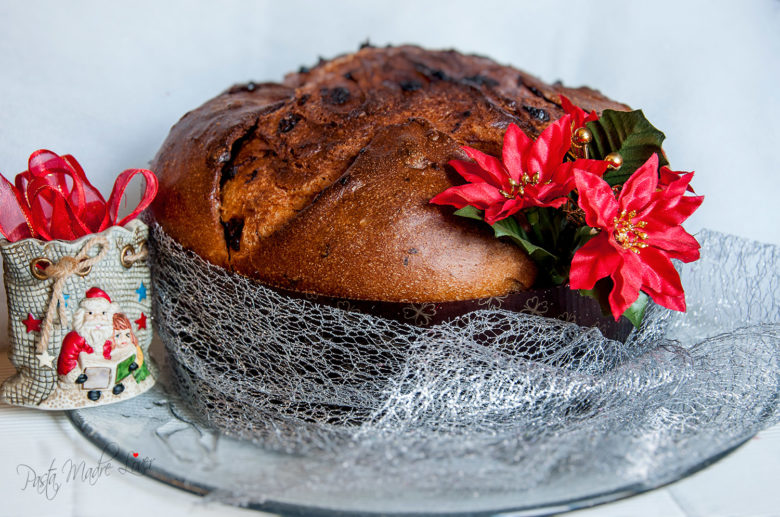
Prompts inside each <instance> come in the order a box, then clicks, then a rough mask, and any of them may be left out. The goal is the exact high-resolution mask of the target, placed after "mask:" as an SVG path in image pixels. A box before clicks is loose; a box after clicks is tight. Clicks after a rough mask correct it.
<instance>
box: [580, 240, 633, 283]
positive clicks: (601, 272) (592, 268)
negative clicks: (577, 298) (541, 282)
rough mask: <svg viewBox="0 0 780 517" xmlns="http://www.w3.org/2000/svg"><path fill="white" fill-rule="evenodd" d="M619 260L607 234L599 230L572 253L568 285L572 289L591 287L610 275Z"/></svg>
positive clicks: (617, 253) (618, 263) (618, 255)
mask: <svg viewBox="0 0 780 517" xmlns="http://www.w3.org/2000/svg"><path fill="white" fill-rule="evenodd" d="M620 262H621V260H620V254H619V252H618V251H617V250H616V249H615V248H614V247H613V246H612V245H611V244H610V243H609V236H608V235H607V234H606V233H605V232H601V233H599V234H598V235H596V236H595V237H593V238H592V239H591V240H589V241H588V242H586V243H585V244H584V245H583V246H582V247H581V248H580V249H578V250H577V252H576V253H575V254H574V257H573V258H572V260H571V270H570V272H569V285H570V286H571V288H572V289H593V286H595V285H596V282H597V281H599V280H600V279H602V278H604V277H607V276H609V275H611V274H612V273H613V272H614V271H615V269H617V267H618V266H619V265H620Z"/></svg>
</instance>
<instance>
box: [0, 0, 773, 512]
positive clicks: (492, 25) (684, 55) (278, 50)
mask: <svg viewBox="0 0 780 517" xmlns="http://www.w3.org/2000/svg"><path fill="white" fill-rule="evenodd" d="M367 38H368V39H370V40H371V42H372V43H374V44H376V45H384V44H387V43H395V44H400V43H407V42H408V43H417V44H420V45H422V46H426V47H430V48H450V47H454V48H456V49H458V50H461V51H464V52H474V53H479V54H484V55H487V56H490V57H493V58H494V59H496V60H498V61H500V62H503V63H509V64H513V65H515V66H517V67H519V68H523V69H525V70H527V71H529V72H531V73H533V74H535V75H537V76H539V77H540V78H541V79H543V80H545V81H554V80H557V79H561V80H562V81H563V82H564V83H565V84H568V85H572V86H579V85H583V84H584V85H590V86H592V87H595V88H598V89H600V90H601V91H602V92H604V93H605V94H606V95H608V96H610V97H612V98H614V99H616V100H620V101H623V102H625V103H628V104H629V105H631V106H633V107H640V108H642V109H643V110H644V111H645V114H646V115H647V117H648V118H649V120H650V121H651V122H653V123H654V124H655V125H656V126H657V127H658V128H659V129H661V130H662V131H664V132H665V133H666V135H667V141H666V144H665V146H664V147H665V149H666V151H667V154H668V156H669V158H670V161H671V164H672V167H673V168H674V169H676V170H695V171H696V177H695V179H694V187H695V188H696V190H697V192H698V193H701V194H704V195H705V196H706V199H705V203H704V205H703V206H702V208H701V209H700V210H699V211H698V212H697V213H696V214H695V215H694V216H693V217H692V218H691V219H690V221H689V224H688V229H689V230H690V231H692V232H695V231H696V230H698V229H700V228H702V227H708V228H712V229H716V230H720V231H723V232H727V233H733V234H737V235H741V236H745V237H748V238H751V239H756V240H760V241H763V242H770V243H774V244H780V224H778V223H780V218H778V202H777V199H778V196H779V195H780V167H778V165H777V163H778V159H780V153H779V152H778V149H780V2H778V1H777V0H771V1H770V0H766V1H745V2H735V1H733V0H732V1H712V0H710V1H684V2H683V1H680V0H676V1H674V0H672V1H669V0H665V1H654V2H625V1H618V0H615V1H601V2H584V1H583V2H577V1H548V2H541V1H533V2H532V1H525V2H495V1H486V0H479V1H471V2H456V1H448V2H443V1H435V2H425V3H423V2H419V1H408V0H394V1H392V2H368V1H365V0H364V1H349V2H340V3H336V2H313V1H312V2H301V1H290V0H287V1H283V2H260V1H257V2H250V1H241V2H239V1H227V2H205V1H199V2H195V1H188V2H184V1H180V2H166V3H162V2H148V1H134V2H127V3H123V4H121V5H120V4H119V3H115V2H54V1H51V2H26V3H22V2H9V1H4V2H3V3H2V4H0V172H2V173H3V174H4V175H5V176H6V177H9V178H11V177H13V176H14V175H15V174H16V173H18V172H19V171H22V170H24V169H26V160H27V157H28V156H29V154H30V153H31V152H32V151H34V150H36V149H38V148H48V149H51V150H53V151H55V152H57V153H60V154H65V153H70V154H73V155H74V156H76V158H77V159H78V160H79V161H80V162H81V164H82V165H83V167H84V169H85V170H86V172H87V174H88V175H89V176H90V178H92V179H93V182H94V183H95V184H96V185H97V186H98V187H99V188H100V189H101V190H102V191H103V192H104V193H105V194H106V195H107V194H108V192H109V191H110V188H111V185H112V183H113V178H114V177H115V176H116V175H117V174H118V173H119V172H121V171H122V170H123V169H126V168H131V167H145V166H147V164H148V162H149V160H150V159H151V158H152V157H153V156H154V154H155V153H156V151H157V149H158V147H159V146H160V144H161V143H162V141H163V140H164V138H165V136H166V135H167V133H168V130H169V128H170V126H171V125H172V124H174V123H175V122H176V121H177V120H178V119H179V117H181V116H182V115H183V114H184V113H185V112H186V111H188V110H190V109H193V108H195V107H197V106H198V105H200V104H201V103H202V102H204V101H205V100H207V99H209V98H211V97H213V96H214V95H216V94H218V93H219V92H221V91H222V90H224V89H226V88H227V87H228V86H230V85H231V84H233V83H235V82H243V81H248V80H255V81H266V80H280V79H281V78H282V76H283V75H284V74H285V73H286V72H289V71H292V70H295V69H297V68H298V67H299V66H300V65H309V64H313V63H315V62H316V61H317V58H318V56H324V57H332V56H334V55H336V54H340V53H344V52H348V51H353V50H356V49H357V47H358V45H359V44H360V42H362V41H365V40H366V39H367ZM2 296H4V293H3V295H2ZM5 318H6V315H5V305H4V302H3V304H2V305H0V328H2V331H0V343H3V342H5V341H6V340H5V328H6V324H5V323H6V320H5ZM1 347H2V345H0V348H1ZM14 411H16V410H14ZM14 414H16V413H14ZM20 414H21V415H24V412H22V413H20ZM22 418H24V417H22ZM13 436H15V435H13ZM20 436H21V435H20ZM3 439H6V440H11V441H12V443H13V440H14V439H21V438H3V437H0V440H3ZM774 450H775V451H777V450H779V449H777V448H775V449H774ZM738 454H741V452H740V453H738ZM778 459H780V458H778V457H777V455H776V454H775V456H774V457H769V458H765V459H764V460H761V459H760V455H758V456H757V459H756V461H757V462H759V463H756V464H753V465H752V467H749V468H750V469H752V470H753V471H760V470H761V469H765V468H766V467H767V464H762V463H760V462H761V461H765V462H770V461H771V462H773V464H776V463H778V462H777V460H778ZM0 468H1V469H8V468H10V466H9V465H6V464H3V465H0ZM716 468H721V467H720V466H717V467H716ZM774 472H775V474H777V472H778V471H777V470H775V471H774ZM0 479H7V478H6V477H4V476H2V475H0ZM775 481H777V480H775ZM713 486H714V485H713ZM14 490H15V489H14V488H13V487H11V486H7V487H2V488H0V493H3V492H6V491H9V492H11V491H14ZM164 490H167V491H172V489H164ZM711 491H712V492H714V493H716V494H717V493H720V494H721V495H723V490H717V489H712V487H711ZM164 493H167V492H164ZM172 497H173V496H172ZM740 497H742V499H740ZM774 497H775V499H774V500H773V503H774V505H773V506H767V508H774V509H775V512H776V513H774V514H773V515H777V514H778V513H777V512H780V510H778V508H780V500H779V499H778V496H776V495H775V496H774ZM732 499H733V500H736V501H737V502H739V503H740V504H744V505H745V506H741V507H739V508H742V509H743V510H744V511H745V512H749V511H752V510H749V509H750V508H751V506H750V505H751V504H753V505H754V509H755V511H756V512H757V511H763V510H760V507H755V504H760V501H761V499H760V497H755V496H753V495H750V496H748V495H746V494H744V493H743V494H742V495H741V496H740V494H739V493H737V494H735V495H734V496H733V498H732ZM13 500H20V499H18V498H16V499H13ZM757 501H758V502H757ZM622 504H628V503H622ZM658 504H661V503H658ZM149 505H150V506H149V507H147V509H145V510H142V509H138V513H146V512H149V511H154V510H153V509H152V507H153V506H154V504H153V503H151V502H150V503H149ZM53 508H54V507H52V511H54V510H53ZM618 508H620V507H618ZM627 508H633V507H630V506H629V507H627ZM660 508H661V507H658V508H657V509H658V510H659V512H660V511H661V510H660ZM690 508H694V510H692V512H693V513H690V514H691V515H693V514H696V510H695V508H696V507H695V505H694V506H690ZM6 510H7V508H2V507H0V514H4V511H6ZM767 511H768V510H767ZM21 513H26V512H23V511H21ZM627 513H630V514H636V513H637V512H636V511H634V510H627ZM686 513H687V511H686ZM44 514H45V515H49V513H41V515H44ZM651 514H653V513H648V515H651ZM660 514H669V513H668V512H661V513H659V515H660ZM732 514H733V515H740V514H742V513H729V515H732ZM51 515H54V513H52V514H51ZM90 515H91V514H90ZM615 515H617V514H615ZM722 515H726V513H723V514H722ZM744 515H758V513H755V512H754V513H744ZM766 515H769V513H766Z"/></svg>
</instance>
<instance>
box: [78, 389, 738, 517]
mask: <svg viewBox="0 0 780 517" xmlns="http://www.w3.org/2000/svg"><path fill="white" fill-rule="evenodd" d="M68 416H69V418H70V419H71V421H72V422H73V423H74V425H75V426H76V427H77V428H78V429H79V430H80V431H81V432H82V433H83V434H84V436H85V437H87V438H88V439H89V440H91V441H92V442H94V443H95V444H96V445H97V446H98V447H99V448H100V449H101V451H102V454H104V455H105V456H104V459H106V460H108V459H112V461H114V462H119V463H121V464H123V465H125V466H126V468H129V469H131V470H133V471H135V472H137V473H139V474H144V475H147V476H149V477H151V478H153V479H156V480H158V481H161V482H163V483H166V484H169V485H171V486H174V487H177V488H180V489H183V490H187V491H189V492H192V493H195V494H199V495H208V496H210V497H212V498H213V499H216V500H219V501H222V502H225V503H228V504H235V505H241V506H247V507H249V508H253V509H256V510H263V511H267V512H273V513H281V514H287V515H340V516H343V515H358V514H359V515H366V514H374V515H379V514H381V515H393V514H395V515H398V514H416V515H422V514H429V515H433V514H437V515H441V514H457V515H494V514H502V513H511V514H512V515H551V514H555V513H560V512H565V511H570V510H576V509H581V508H586V507H590V506H594V505H598V504H603V503H607V502H610V501H615V500H617V499H622V498H625V497H629V496H632V495H636V494H639V493H642V492H645V491H648V490H652V489H654V488H658V487H660V486H663V485H665V484H668V483H671V482H674V481H676V480H678V479H680V478H683V477H685V476H688V475H690V474H692V473H694V472H696V471H698V470H700V469H702V468H704V467H706V466H708V465H710V464H712V463H713V462H715V461H717V460H719V459H720V458H722V457H723V456H725V455H727V454H729V453H730V452H731V451H733V450H734V449H736V448H737V447H739V446H740V445H742V443H744V441H741V442H740V443H738V444H737V445H732V446H730V447H727V448H725V449H713V450H711V451H709V452H710V454H709V456H708V457H707V458H706V459H705V460H704V461H701V459H700V456H697V458H696V459H692V460H691V461H690V464H684V461H683V462H678V464H677V465H676V466H675V468H674V470H671V471H670V472H653V475H652V476H650V477H651V478H652V480H653V481H652V482H632V481H631V480H627V479H626V478H625V476H623V475H618V474H612V475H610V474H605V473H604V472H602V471H601V470H600V469H597V468H595V466H594V469H593V475H587V476H582V475H579V476H576V477H572V476H571V475H566V474H565V473H564V474H561V475H558V476H555V475H554V476H553V477H552V478H551V479H549V480H548V482H547V483H546V484H544V485H543V486H536V487H534V488H532V489H528V490H520V491H500V490H497V491H491V492H489V493H484V492H483V493H480V492H473V491H468V490H463V489H462V488H461V489H458V490H453V489H450V488H448V487H447V486H442V487H441V490H439V491H437V492H436V493H430V492H422V491H420V490H415V487H414V486H409V485H408V484H407V483H405V480H404V479H388V478H386V477H382V476H381V475H377V476H376V477H375V478H374V479H373V480H369V485H372V484H373V489H372V490H366V491H364V492H362V493H355V492H353V491H351V490H349V489H347V488H344V487H341V486H339V485H338V484H337V483H334V484H332V485H329V484H328V483H327V481H326V482H325V483H322V482H320V483H318V484H317V486H318V487H319V488H318V489H316V490H312V489H310V488H309V487H308V486H307V483H306V476H307V475H313V473H312V472H311V470H310V469H309V465H310V462H311V458H310V457H309V456H305V455H290V454H283V453H277V452H270V451H267V450H264V449H263V448H261V447H259V446H258V445H255V444H253V443H251V442H245V441H238V440H233V439H230V438H227V437H225V436H222V435H220V434H218V433H217V432H216V431H213V430H212V429H210V428H208V427H207V426H205V425H204V424H203V423H202V422H200V421H199V420H198V418H197V417H196V416H195V415H194V414H192V412H191V411H189V410H188V409H187V407H186V406H185V405H184V404H183V403H181V402H180V401H179V400H177V398H176V397H175V396H172V395H170V394H168V393H166V391H165V388H164V387H163V386H162V384H161V383H158V384H157V385H156V386H155V387H154V388H153V389H151V390H150V391H148V392H147V393H145V394H143V395H140V396H138V397H136V398H134V399H131V400H128V401H126V402H123V403H122V404H113V405H108V406H102V407H95V408H89V409H79V410H74V411H70V412H68ZM681 463H683V468H680V465H681ZM410 468H414V466H413V465H410ZM522 475H523V473H522V472H518V476H522ZM237 493H238V494H241V493H251V494H262V496H261V497H256V496H255V497H251V498H245V497H242V496H240V495H239V496H237V495H236V494H237Z"/></svg>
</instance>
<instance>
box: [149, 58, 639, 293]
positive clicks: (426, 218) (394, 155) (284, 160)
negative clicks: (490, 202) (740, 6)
mask: <svg viewBox="0 0 780 517" xmlns="http://www.w3.org/2000/svg"><path fill="white" fill-rule="evenodd" d="M560 94H564V95H566V96H567V97H569V98H570V99H571V100H572V101H573V102H574V103H575V104H577V105H579V106H581V107H582V108H584V109H586V110H588V111H589V110H591V109H595V110H597V111H601V110H603V109H606V108H611V109H626V108H627V107H626V106H624V105H622V104H618V103H615V102H613V101H611V100H609V99H607V98H606V97H604V96H603V95H601V94H600V93H598V92H596V91H594V90H591V89H589V88H576V89H572V88H565V87H563V86H561V85H560V84H555V85H548V84H545V83H543V82H541V81H540V80H538V79H536V78H535V77H533V76H530V75H528V74H526V73H525V72H522V71H519V70H517V69H514V68H512V67H508V66H504V65H500V64H498V63H496V62H494V61H492V60H490V59H488V58H485V57H480V56H472V55H464V54H460V53H458V52H456V51H453V50H449V51H429V50H424V49H421V48H418V47H412V46H402V47H387V48H373V47H366V48H362V49H361V50H360V51H358V52H356V53H354V54H348V55H344V56H340V57H337V58H335V59H332V60H330V61H321V62H320V63H319V64H317V65H316V66H315V67H313V68H311V69H305V68H302V69H301V70H300V71H299V72H298V73H293V74H290V75H288V76H287V77H285V79H284V82H283V83H281V84H276V83H262V84H254V83H249V84H245V85H239V86H234V87H233V88H231V89H229V90H227V91H226V92H224V93H223V94H221V95H219V96H218V97H216V98H214V99H212V100H210V101H208V102H207V103H205V104H204V105H203V106H201V107H199V108H197V109H196V110H194V111H191V112H189V113H187V114H186V115H185V116H184V117H182V119H181V120H180V121H179V122H178V123H177V124H176V125H175V126H174V127H173V128H172V129H171V132H170V134H169V136H168V138H167V140H166V141H165V143H164V144H163V146H162V148H161V149H160V151H159V153H158V154H157V156H156V157H155V159H154V162H153V165H152V168H153V170H154V171H155V172H156V173H157V174H158V176H159V180H160V190H159V193H158V195H157V198H156V200H155V202H154V204H153V205H152V213H153V215H154V217H155V219H156V220H157V222H159V223H160V224H161V225H162V227H163V229H164V230H165V231H166V232H167V233H168V234H169V235H171V236H172V237H174V238H175V239H176V240H177V241H179V242H180V243H181V244H182V245H183V246H184V247H186V248H188V249H191V250H193V251H194V252H196V253H198V254H199V255H200V256H202V257H203V258H205V259H207V260H208V261H210V262H212V263H214V264H217V265H219V266H223V267H225V268H228V269H231V270H233V271H236V272H238V273H241V274H243V275H246V276H249V277H252V278H255V279H257V280H259V281H261V282H263V283H266V284H268V285H271V286H275V287H281V288H285V289H292V290H296V291H305V292H312V293H317V294H321V295H326V296H335V297H341V298H353V299H370V300H385V301H409V302H431V301H452V300H464V299H473V298H482V297H488V296H501V295H504V294H507V293H510V292H512V291H517V290H521V289H526V288H528V287H530V286H531V285H532V284H533V281H534V278H535V271H536V270H535V267H534V265H533V263H532V262H531V260H530V259H529V258H528V257H527V256H526V255H525V253H524V252H523V251H521V250H520V249H519V248H517V247H516V246H514V245H512V244H510V243H506V242H503V241H500V240H498V239H496V238H494V237H493V235H492V232H491V231H490V228H489V227H487V226H486V225H484V224H480V223H478V222H477V221H471V220H468V219H464V218H460V217H457V216H454V215H453V214H452V212H453V209H452V208H451V207H441V206H434V205H430V204H429V203H428V201H429V200H430V199H431V198H432V197H433V196H435V195H436V194H438V193H439V192H442V191H443V190H445V189H447V188H448V187H450V186H452V185H455V184H459V183H462V180H460V179H459V177H458V175H457V174H455V173H454V171H453V170H452V169H451V168H450V167H449V166H448V165H447V162H448V161H450V160H452V159H467V157H466V155H465V153H463V152H462V151H461V150H460V146H462V145H468V146H471V147H474V148H477V149H479V150H481V151H483V152H487V153H490V154H494V155H496V156H500V153H501V144H502V140H503V135H504V131H505V130H506V127H507V126H508V125H509V124H510V123H515V124H517V125H518V126H519V127H520V128H521V129H522V130H523V131H525V132H526V133H527V134H528V135H530V136H532V137H536V136H537V135H538V134H539V133H540V132H541V131H542V130H543V129H544V128H545V127H546V126H547V125H548V124H549V123H550V122H551V121H553V120H555V119H557V118H558V117H560V116H561V115H563V110H562V109H561V107H560Z"/></svg>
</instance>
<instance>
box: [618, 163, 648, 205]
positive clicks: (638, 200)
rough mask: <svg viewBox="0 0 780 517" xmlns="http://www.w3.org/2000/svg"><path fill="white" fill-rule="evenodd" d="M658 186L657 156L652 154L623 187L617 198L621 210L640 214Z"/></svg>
mask: <svg viewBox="0 0 780 517" xmlns="http://www.w3.org/2000/svg"><path fill="white" fill-rule="evenodd" d="M657 185H658V155H657V154H653V155H652V156H651V157H650V158H648V159H647V161H646V162H645V163H644V164H642V165H641V166H640V167H639V168H638V169H637V170H636V171H634V173H633V174H632V175H631V177H630V178H628V180H627V181H626V183H625V184H624V185H623V189H622V190H621V191H620V196H619V197H618V204H619V205H620V209H621V210H626V211H627V212H630V211H632V210H635V211H636V212H641V211H642V210H643V209H644V208H645V207H646V206H647V205H648V204H649V203H650V201H651V200H652V198H653V194H655V189H656V186H657Z"/></svg>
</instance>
